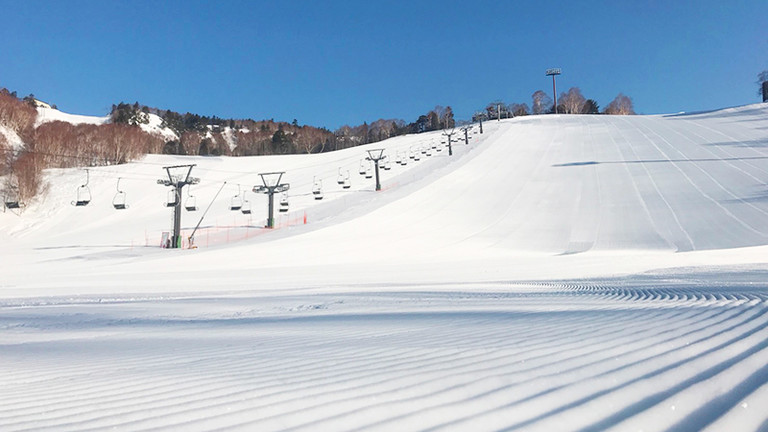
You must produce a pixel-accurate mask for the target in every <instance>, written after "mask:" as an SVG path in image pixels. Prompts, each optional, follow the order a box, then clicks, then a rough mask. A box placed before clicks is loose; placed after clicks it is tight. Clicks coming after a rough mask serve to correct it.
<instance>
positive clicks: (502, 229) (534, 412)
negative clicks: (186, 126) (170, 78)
mask: <svg viewBox="0 0 768 432" xmlns="http://www.w3.org/2000/svg"><path fill="white" fill-rule="evenodd" d="M484 128H485V133H484V134H483V135H472V136H473V137H475V139H474V141H473V142H471V143H470V144H469V145H465V144H464V143H458V144H454V152H455V153H454V156H453V157H448V156H447V149H444V150H443V151H441V152H436V151H433V152H432V155H431V156H426V155H421V158H420V159H421V160H420V161H415V160H410V159H409V164H408V165H407V166H401V165H397V164H394V163H393V164H392V166H393V168H392V169H391V170H389V171H382V183H383V186H384V191H382V192H378V193H376V192H373V191H372V189H373V184H372V182H373V180H372V179H365V178H364V177H363V176H361V175H359V174H358V172H357V171H358V168H359V165H360V159H361V158H363V157H364V150H365V149H369V148H377V147H383V148H386V149H387V152H388V153H389V154H390V155H391V158H392V159H393V162H394V158H395V155H396V153H397V152H398V151H399V152H401V154H402V153H403V152H408V151H411V150H414V149H415V150H417V151H418V150H419V149H420V148H421V147H423V146H425V145H429V146H431V145H432V144H433V143H435V144H436V145H439V144H440V139H441V136H440V135H439V134H437V133H433V134H421V135H416V136H407V137H399V138H396V139H392V140H388V141H385V142H382V143H377V144H372V145H368V146H365V147H358V148H355V149H348V150H344V151H340V152H332V153H327V154H322V155H310V156H273V157H262V158H236V159H228V158H184V157H169V156H165V157H163V156H152V157H148V158H146V159H145V160H143V161H141V162H140V163H133V164H128V165H122V166H116V167H102V168H94V169H92V170H91V178H90V181H91V183H90V184H89V185H90V189H91V192H92V194H93V201H92V203H91V204H89V206H87V207H84V208H76V207H74V206H72V205H70V202H71V201H72V200H73V199H74V195H75V193H76V190H77V187H78V186H79V185H80V184H81V183H82V182H83V178H84V172H81V171H77V170H56V171H51V172H50V173H49V176H48V181H49V188H48V194H47V195H46V198H45V199H43V200H40V201H38V202H35V203H29V205H28V206H27V208H26V209H25V212H24V213H22V214H21V215H20V216H19V215H17V214H15V213H11V212H7V213H5V214H0V240H2V243H0V252H2V258H3V259H2V266H3V267H2V279H0V305H1V306H0V335H2V339H1V340H0V388H2V392H0V430H3V431H5V430H55V431H60V430H109V429H112V428H118V429H120V430H157V429H160V430H259V431H262V430H334V431H335V430H398V431H401V430H443V429H445V430H462V431H464V430H472V431H475V430H477V431H482V430H542V431H553V430H594V431H599V430H608V429H615V430H632V431H634V430H645V431H649V430H702V429H708V430H712V431H723V430H739V431H741V430H764V429H766V428H768V414H767V413H766V409H765V407H766V406H768V314H767V312H768V309H767V308H766V297H767V296H768V290H767V289H766V282H768V265H766V262H767V261H768V258H767V257H768V248H766V247H765V245H766V244H768V199H766V196H767V195H766V194H768V192H766V187H765V186H764V185H765V183H766V181H768V108H766V106H765V104H763V105H752V106H746V107H740V108H734V109H729V110H722V111H716V112H712V113H701V114H691V115H674V116H635V117H615V116H532V117H527V118H520V119H512V120H508V121H502V122H489V123H486V124H484ZM178 163H196V164H198V166H197V167H196V168H195V170H196V171H194V173H193V175H197V176H199V177H201V179H202V181H201V184H200V185H198V186H193V189H192V193H194V194H195V195H196V196H197V200H198V205H199V206H201V207H204V206H207V205H208V203H209V202H210V201H211V199H212V198H213V196H214V195H215V193H216V191H218V190H219V188H221V187H222V185H223V182H224V181H227V182H228V183H227V184H226V185H224V189H223V192H222V193H221V195H219V197H218V198H217V199H216V201H214V203H213V205H212V206H211V210H210V212H209V215H208V217H206V219H205V220H204V221H203V223H202V224H201V226H203V227H205V230H204V233H205V236H203V235H201V234H199V233H198V235H197V239H196V244H197V245H198V246H199V248H198V249H195V250H161V249H159V248H158V247H157V243H159V241H156V239H159V233H160V232H161V231H163V230H168V228H169V224H170V222H171V220H170V209H168V208H166V207H164V206H163V205H162V203H163V200H164V199H165V197H166V192H167V190H166V189H165V188H164V187H162V186H159V185H157V184H156V179H157V178H161V177H162V175H163V173H162V169H161V168H162V166H163V165H172V164H178ZM340 168H341V171H342V173H343V174H345V173H346V170H350V171H351V176H352V179H353V187H352V188H350V189H349V190H344V189H342V188H341V186H340V185H338V184H337V182H336V181H337V177H338V173H339V169H340ZM274 170H285V171H286V181H289V182H290V183H291V185H292V188H291V191H290V192H289V194H290V198H291V212H289V214H288V215H287V216H281V219H279V220H280V221H281V222H282V225H281V228H279V229H277V230H274V231H268V230H265V229H263V228H261V226H263V223H264V218H265V210H266V199H265V198H264V197H263V196H261V195H256V194H253V193H252V192H250V193H249V194H245V192H244V191H246V190H250V188H251V187H252V186H253V185H254V184H257V183H258V176H257V175H256V173H258V172H266V171H274ZM117 177H123V178H124V179H125V180H124V181H122V182H121V187H122V188H123V189H124V190H125V191H126V192H127V194H128V202H129V208H128V209H127V210H125V211H116V210H114V209H113V208H112V206H111V202H112V198H113V196H114V195H115V193H116V192H115V190H116V179H117ZM313 177H314V178H315V179H322V180H323V186H324V191H325V198H324V199H323V200H315V199H314V197H313V196H312V194H311V187H312V183H313ZM238 184H240V187H239V189H240V193H241V194H243V195H244V196H245V198H246V199H247V200H249V201H250V202H251V203H252V204H253V214H252V215H243V214H242V213H237V212H232V211H231V210H229V208H228V207H229V205H230V203H231V201H232V199H233V198H234V196H235V194H237V193H238V187H237V185H238ZM200 213H202V209H201V210H200V211H198V212H197V213H185V214H184V216H183V225H184V227H185V233H186V235H188V233H189V232H190V231H191V229H192V228H194V226H195V225H196V224H197V222H198V219H199V217H200V215H199V214H200ZM305 215H306V217H307V223H306V225H305V224H304V217H305ZM288 225H290V226H288Z"/></svg>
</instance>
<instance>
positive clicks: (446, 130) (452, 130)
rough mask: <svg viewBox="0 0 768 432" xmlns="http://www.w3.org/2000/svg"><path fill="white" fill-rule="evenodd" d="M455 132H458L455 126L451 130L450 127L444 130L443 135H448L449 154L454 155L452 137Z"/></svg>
mask: <svg viewBox="0 0 768 432" xmlns="http://www.w3.org/2000/svg"><path fill="white" fill-rule="evenodd" d="M455 133H456V129H455V128H451V130H450V131H449V130H448V129H445V130H443V135H445V136H446V137H448V156H453V147H452V146H451V137H452V136H453V134H455Z"/></svg>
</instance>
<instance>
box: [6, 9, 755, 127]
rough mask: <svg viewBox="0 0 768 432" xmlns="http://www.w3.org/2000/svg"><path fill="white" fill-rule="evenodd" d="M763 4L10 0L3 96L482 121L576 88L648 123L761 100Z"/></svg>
mask: <svg viewBox="0 0 768 432" xmlns="http://www.w3.org/2000/svg"><path fill="white" fill-rule="evenodd" d="M767 6H768V5H767V4H766V3H765V1H764V0H761V1H738V0H705V1H665V0H658V1H548V2H538V1H531V2H523V1H504V0H500V1H446V0H443V1H387V2H384V1H380V2H373V1H359V0H358V1H310V0H307V1H274V0H273V1H210V2H201V1H189V0H184V1H159V2H154V1H118V0H114V1H113V0H109V1H104V0H100V1H85V0H77V1H74V0H73V1H34V0H25V1H19V0H0V10H1V11H2V15H3V19H2V25H0V56H2V62H1V63H0V87H7V88H8V89H10V90H16V91H17V92H18V94H19V95H20V96H23V95H27V94H29V93H34V94H35V95H36V96H37V97H38V98H40V99H42V100H46V101H50V102H51V103H55V104H57V105H58V106H59V108H60V109H61V110H63V111H66V112H70V113H75V114H88V115H105V114H106V113H108V111H109V109H110V107H111V105H112V104H113V103H117V102H120V101H125V102H135V101H139V102H140V103H142V104H145V105H149V106H154V107H158V108H164V109H172V110H174V111H179V112H182V113H184V112H193V113H197V114H201V115H217V116H219V117H224V118H230V117H234V118H254V119H263V118H274V119H275V120H284V121H291V120H293V119H294V118H296V119H298V121H299V123H301V124H311V125H315V126H325V127H328V128H330V129H335V128H337V127H339V126H341V125H343V124H350V125H356V124H361V123H362V122H363V121H368V122H371V121H374V120H377V119H379V118H402V119H404V120H406V121H408V122H410V121H414V120H415V119H416V118H417V117H418V116H419V115H420V114H424V113H426V112H427V111H428V110H430V109H431V108H433V107H434V106H435V105H443V106H447V105H449V106H451V107H452V108H453V109H454V112H455V114H456V116H457V118H460V119H461V118H468V117H469V116H470V115H471V113H472V112H474V111H475V110H478V109H481V108H483V107H484V106H485V105H486V104H487V103H488V102H490V101H492V100H495V99H501V100H503V101H504V102H506V103H512V102H520V103H522V102H525V103H527V104H528V105H530V104H531V94H532V93H533V92H534V91H536V90H544V91H546V92H547V93H548V94H551V92H552V86H551V80H550V79H549V78H548V77H546V76H544V70H545V69H546V68H549V67H560V68H562V71H563V74H562V75H561V76H560V77H558V93H559V92H560V91H563V90H567V89H568V88H569V87H572V86H576V87H579V88H580V89H581V90H582V93H583V94H584V96H585V97H587V98H592V99H595V100H597V102H598V103H599V104H600V107H601V108H603V107H605V106H606V105H607V104H608V103H609V102H610V101H611V100H612V99H613V98H614V97H615V96H616V95H617V94H618V93H619V92H622V93H624V94H627V95H629V96H630V97H632V99H633V100H634V103H635V109H636V110H637V111H638V112H639V113H646V114H651V113H666V112H678V111H697V110H707V109H715V108H722V107H728V106H734V105H742V104H747V103H754V102H758V96H757V95H756V91H757V85H756V84H755V80H756V79H757V74H758V73H759V72H760V71H762V70H766V69H768V22H767V21H766V12H767Z"/></svg>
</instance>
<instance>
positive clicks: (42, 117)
mask: <svg viewBox="0 0 768 432" xmlns="http://www.w3.org/2000/svg"><path fill="white" fill-rule="evenodd" d="M52 121H62V122H66V123H72V124H95V125H101V124H104V123H108V122H109V116H108V115H107V116H104V117H96V116H86V115H78V114H68V113H65V112H62V111H59V110H57V109H54V108H46V107H37V119H36V120H35V127H38V126H40V125H41V124H43V123H48V122H52Z"/></svg>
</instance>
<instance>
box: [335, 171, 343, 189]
mask: <svg viewBox="0 0 768 432" xmlns="http://www.w3.org/2000/svg"><path fill="white" fill-rule="evenodd" d="M336 183H338V184H340V185H343V184H344V174H342V173H341V167H339V176H338V177H336Z"/></svg>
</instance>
